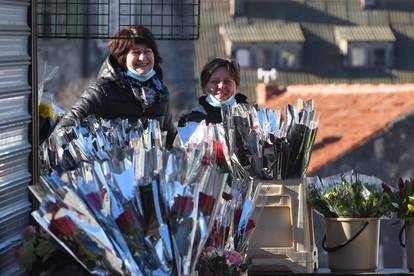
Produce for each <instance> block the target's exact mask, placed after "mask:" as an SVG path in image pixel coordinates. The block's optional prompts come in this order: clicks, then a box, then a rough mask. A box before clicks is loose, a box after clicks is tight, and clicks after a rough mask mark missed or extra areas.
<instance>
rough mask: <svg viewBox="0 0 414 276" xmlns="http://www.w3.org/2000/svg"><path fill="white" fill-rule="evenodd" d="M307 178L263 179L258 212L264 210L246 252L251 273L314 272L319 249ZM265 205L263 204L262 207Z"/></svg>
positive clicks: (316, 266)
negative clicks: (308, 199)
mask: <svg viewBox="0 0 414 276" xmlns="http://www.w3.org/2000/svg"><path fill="white" fill-rule="evenodd" d="M305 185H306V184H305V180H304V179H291V180H285V181H272V182H270V181H264V182H263V183H262V188H261V191H260V196H259V198H258V202H257V203H258V208H257V209H256V211H257V212H262V213H261V216H260V219H259V221H258V223H257V227H256V230H255V232H254V233H253V236H252V237H251V240H250V243H249V249H248V252H247V255H248V257H249V258H250V259H251V261H252V264H251V266H250V267H249V274H250V273H252V274H255V272H264V271H269V272H270V271H290V272H294V273H306V272H313V271H314V270H316V269H317V268H318V252H317V247H316V245H315V239H314V234H313V220H312V209H311V208H310V206H309V204H308V203H307V200H306V191H305ZM260 207H263V208H260Z"/></svg>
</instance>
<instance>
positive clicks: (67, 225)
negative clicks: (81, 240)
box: [49, 216, 76, 236]
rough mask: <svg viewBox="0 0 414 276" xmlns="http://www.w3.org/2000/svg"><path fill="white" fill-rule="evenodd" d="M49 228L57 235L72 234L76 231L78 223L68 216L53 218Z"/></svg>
mask: <svg viewBox="0 0 414 276" xmlns="http://www.w3.org/2000/svg"><path fill="white" fill-rule="evenodd" d="M49 230H50V231H51V232H52V233H53V234H55V235H56V236H71V235H73V234H74V233H75V231H76V225H75V223H74V222H73V221H72V220H71V219H70V217H68V216H64V217H61V218H58V219H55V218H53V219H52V220H51V221H50V224H49Z"/></svg>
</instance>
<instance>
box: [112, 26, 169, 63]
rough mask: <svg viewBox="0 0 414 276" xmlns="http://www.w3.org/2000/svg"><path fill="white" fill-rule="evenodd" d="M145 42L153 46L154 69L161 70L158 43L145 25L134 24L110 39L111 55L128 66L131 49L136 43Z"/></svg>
mask: <svg viewBox="0 0 414 276" xmlns="http://www.w3.org/2000/svg"><path fill="white" fill-rule="evenodd" d="M140 43H142V44H145V45H146V46H147V47H148V48H151V50H152V52H153V53H154V69H155V71H161V68H160V63H161V62H162V59H161V57H160V54H159V52H158V47H157V44H156V43H155V39H154V36H153V34H152V33H151V31H150V30H149V29H147V28H146V27H144V26H132V27H130V28H124V29H121V30H119V31H118V32H117V33H116V34H115V35H114V37H113V38H112V39H111V40H110V41H109V43H108V48H109V51H110V53H111V56H112V57H113V58H114V59H115V60H116V61H117V62H118V64H119V65H120V66H122V67H124V68H126V56H127V55H128V52H129V50H130V49H131V48H132V47H133V46H134V45H135V44H140Z"/></svg>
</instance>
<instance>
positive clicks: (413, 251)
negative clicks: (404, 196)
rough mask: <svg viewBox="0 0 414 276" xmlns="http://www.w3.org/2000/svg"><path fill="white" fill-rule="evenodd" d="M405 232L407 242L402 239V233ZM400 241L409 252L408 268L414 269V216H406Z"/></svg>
mask: <svg viewBox="0 0 414 276" xmlns="http://www.w3.org/2000/svg"><path fill="white" fill-rule="evenodd" d="M404 232H405V243H404V242H403V241H402V235H403V233H404ZM399 236H400V243H401V245H402V246H403V247H405V249H406V252H407V268H408V270H410V271H414V218H406V219H405V220H404V226H403V227H402V228H401V231H400V235H399Z"/></svg>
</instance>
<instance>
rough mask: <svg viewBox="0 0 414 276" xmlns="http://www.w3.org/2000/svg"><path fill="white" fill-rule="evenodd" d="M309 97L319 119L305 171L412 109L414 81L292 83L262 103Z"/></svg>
mask: <svg viewBox="0 0 414 276" xmlns="http://www.w3.org/2000/svg"><path fill="white" fill-rule="evenodd" d="M298 98H302V99H303V100H307V99H313V100H314V101H315V109H316V110H317V111H318V112H320V122H319V128H318V133H317V136H316V142H315V146H314V150H313V153H312V157H311V162H310V166H309V170H308V173H309V174H311V173H312V172H315V171H317V170H318V169H319V168H321V167H322V166H324V165H326V164H327V163H330V162H333V161H335V160H336V159H338V158H340V157H341V156H342V155H344V154H345V153H347V152H349V151H351V150H352V149H354V148H356V147H358V146H359V145H361V144H362V143H364V142H366V141H367V140H368V139H370V138H371V137H373V136H374V135H376V134H378V133H380V132H381V131H384V130H385V129H386V128H387V127H388V126H390V125H391V124H392V123H393V122H395V121H396V120H398V119H400V118H402V117H403V116H404V115H406V114H407V113H410V112H414V84H396V85H386V84H382V85H370V84H367V85H359V84H351V85H349V84H340V85H292V86H289V87H288V88H287V91H286V92H285V93H283V94H280V95H278V96H273V97H272V98H270V99H269V100H268V101H267V102H266V104H265V106H266V107H270V108H273V109H274V108H276V107H277V108H281V109H282V110H283V111H284V107H285V105H286V104H288V103H290V104H295V103H296V102H297V99H298Z"/></svg>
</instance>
